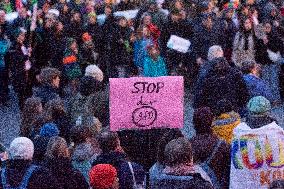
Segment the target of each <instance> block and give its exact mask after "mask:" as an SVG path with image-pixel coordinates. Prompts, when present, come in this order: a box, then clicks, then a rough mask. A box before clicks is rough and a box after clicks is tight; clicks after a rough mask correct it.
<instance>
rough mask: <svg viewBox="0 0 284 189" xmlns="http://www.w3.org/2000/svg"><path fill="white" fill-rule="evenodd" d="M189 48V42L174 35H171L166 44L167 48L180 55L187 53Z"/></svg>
mask: <svg viewBox="0 0 284 189" xmlns="http://www.w3.org/2000/svg"><path fill="white" fill-rule="evenodd" d="M190 46H191V42H190V41H189V40H187V39H184V38H181V37H178V36H176V35H171V37H170V39H169V41H168V43H167V47H168V48H170V49H173V50H176V51H178V52H181V53H187V52H188V50H189V47H190Z"/></svg>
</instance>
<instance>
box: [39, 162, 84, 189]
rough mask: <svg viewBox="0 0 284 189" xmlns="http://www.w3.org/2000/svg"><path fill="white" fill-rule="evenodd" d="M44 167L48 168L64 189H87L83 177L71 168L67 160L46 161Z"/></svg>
mask: <svg viewBox="0 0 284 189" xmlns="http://www.w3.org/2000/svg"><path fill="white" fill-rule="evenodd" d="M44 165H45V166H46V167H48V168H49V169H50V170H51V172H52V173H53V175H54V176H55V177H56V178H57V180H58V182H59V184H60V186H61V187H63V188H64V189H89V185H88V183H87V181H86V180H85V178H84V176H83V175H82V174H81V173H80V172H79V171H77V170H75V169H74V168H73V167H72V164H71V160H69V159H67V158H58V159H46V160H45V162H44Z"/></svg>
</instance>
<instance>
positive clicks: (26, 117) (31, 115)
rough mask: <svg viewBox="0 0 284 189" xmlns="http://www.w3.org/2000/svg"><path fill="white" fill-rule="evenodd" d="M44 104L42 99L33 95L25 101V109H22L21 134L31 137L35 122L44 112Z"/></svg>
mask: <svg viewBox="0 0 284 189" xmlns="http://www.w3.org/2000/svg"><path fill="white" fill-rule="evenodd" d="M41 107H42V104H41V99H40V98H36V97H32V98H28V99H27V100H26V101H25V104H24V109H23V111H22V115H21V116H22V124H21V128H20V130H21V135H22V136H26V137H29V135H30V134H31V130H32V127H33V124H34V122H35V120H36V119H37V117H38V116H39V115H40V114H41V113H42V112H41V110H42V108H41Z"/></svg>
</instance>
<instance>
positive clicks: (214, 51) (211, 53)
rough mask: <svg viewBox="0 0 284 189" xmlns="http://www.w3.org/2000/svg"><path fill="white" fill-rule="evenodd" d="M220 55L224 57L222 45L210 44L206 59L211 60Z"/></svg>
mask: <svg viewBox="0 0 284 189" xmlns="http://www.w3.org/2000/svg"><path fill="white" fill-rule="evenodd" d="M220 57H224V52H223V49H222V47H221V46H219V45H213V46H211V47H210V48H209V50H208V55H207V59H208V60H209V61H211V60H213V59H215V58H220Z"/></svg>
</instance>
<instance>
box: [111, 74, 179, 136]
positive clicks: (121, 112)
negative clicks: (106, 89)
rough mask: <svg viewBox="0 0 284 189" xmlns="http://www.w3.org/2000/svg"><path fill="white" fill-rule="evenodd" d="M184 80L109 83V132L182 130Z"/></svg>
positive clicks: (113, 80)
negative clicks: (122, 130)
mask: <svg viewBox="0 0 284 189" xmlns="http://www.w3.org/2000/svg"><path fill="white" fill-rule="evenodd" d="M183 94H184V89H183V77H156V78H144V77H133V78H112V79H110V129H111V130H112V131H118V130H121V129H151V128H182V127H183Z"/></svg>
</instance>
